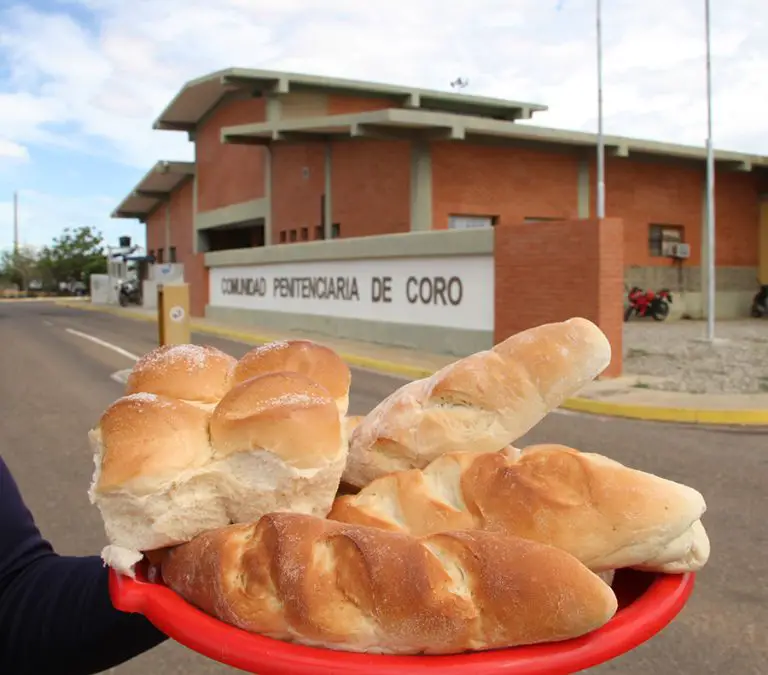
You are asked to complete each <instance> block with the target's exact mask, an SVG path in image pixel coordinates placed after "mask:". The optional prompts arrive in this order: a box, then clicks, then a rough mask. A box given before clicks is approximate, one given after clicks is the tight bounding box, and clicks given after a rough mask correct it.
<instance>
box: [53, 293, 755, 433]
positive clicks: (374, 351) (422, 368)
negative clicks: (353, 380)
mask: <svg viewBox="0 0 768 675" xmlns="http://www.w3.org/2000/svg"><path fill="white" fill-rule="evenodd" d="M56 302H57V304H59V305H62V306H65V307H71V308H77V309H83V310H87V311H97V312H103V313H108V314H115V315H117V316H122V317H124V318H129V319H134V320H138V321H148V322H156V321H157V312H156V311H155V310H146V309H141V308H121V307H108V306H102V305H92V304H91V303H90V302H88V301H87V300H75V299H66V300H57V301H56ZM191 328H192V330H193V331H194V332H197V333H207V334H209V335H216V336H218V337H222V338H229V339H232V340H237V341H239V342H244V343H246V344H254V345H257V344H264V343H266V342H273V341H275V340H282V339H290V338H293V339H295V338H310V339H313V340H316V341H318V342H322V343H323V344H326V345H328V346H329V347H331V348H332V349H334V350H335V351H336V352H337V353H338V354H339V355H340V356H341V357H342V358H343V359H344V360H345V361H346V362H347V363H348V364H349V365H351V366H356V367H358V368H365V369H368V370H373V371H377V372H381V373H387V374H390V375H398V376H402V377H406V378H410V379H416V378H422V377H428V376H429V375H431V374H432V373H434V372H435V371H436V370H438V369H440V368H441V367H443V366H445V365H447V364H448V363H451V362H452V361H454V360H456V357H451V356H447V355H442V354H431V353H427V352H419V351H415V350H411V349H403V348H397V347H386V346H383V345H376V344H371V343H367V342H357V341H354V340H344V339H341V338H332V337H328V336H325V335H316V334H311V333H300V334H299V333H296V332H287V331H283V332H280V331H272V330H261V329H258V328H253V327H251V326H237V325H232V324H226V325H224V324H220V323H215V322H212V321H209V320H208V319H198V318H196V319H192V322H191ZM648 381H649V378H648V376H643V377H642V381H640V378H639V377H638V376H634V375H629V374H627V375H623V376H622V377H619V378H615V379H606V380H599V381H596V382H593V383H591V384H589V385H587V386H586V387H585V388H584V389H582V390H581V391H580V392H579V394H578V396H577V397H574V398H572V399H569V400H568V401H566V403H565V404H564V405H563V406H562V407H563V408H566V409H568V410H574V411H579V412H585V413H592V414H596V415H605V416H610V417H624V418H630V419H639V420H648V421H661V422H685V423H698V424H713V425H759V426H763V425H764V426H768V393H765V394H729V395H724V394H688V393H683V392H670V391H659V390H656V389H649V388H648V387H647V383H648Z"/></svg>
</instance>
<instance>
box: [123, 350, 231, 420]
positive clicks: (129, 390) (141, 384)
mask: <svg viewBox="0 0 768 675" xmlns="http://www.w3.org/2000/svg"><path fill="white" fill-rule="evenodd" d="M236 364H237V359H235V358H234V357H233V356H230V355H229V354H225V353H224V352H222V351H221V350H219V349H216V348H215V347H209V346H207V345H206V346H200V345H191V344H184V345H164V346H161V347H157V348H156V349H153V350H152V351H151V352H149V353H147V354H145V355H144V356H142V357H141V358H140V359H139V360H138V361H137V362H136V364H135V365H134V367H133V369H132V370H131V373H130V375H129V376H128V382H127V384H126V388H125V389H126V391H125V393H126V394H138V393H146V394H157V395H159V396H167V397H169V398H175V399H179V400H181V401H186V402H187V403H192V404H195V405H198V406H200V407H202V408H206V409H208V410H211V409H213V407H214V406H215V405H216V404H217V403H218V402H219V401H220V400H221V399H222V398H223V397H224V394H226V393H227V391H229V389H230V388H231V387H232V384H233V380H232V376H233V371H234V368H235V365H236Z"/></svg>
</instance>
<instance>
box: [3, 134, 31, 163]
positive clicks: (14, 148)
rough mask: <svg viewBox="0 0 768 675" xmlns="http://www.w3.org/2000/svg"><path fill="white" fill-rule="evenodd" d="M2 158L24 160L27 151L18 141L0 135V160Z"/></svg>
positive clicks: (27, 157)
mask: <svg viewBox="0 0 768 675" xmlns="http://www.w3.org/2000/svg"><path fill="white" fill-rule="evenodd" d="M3 159H11V160H21V161H24V162H26V161H27V160H28V159H29V151H28V150H27V149H26V148H25V147H24V146H23V145H21V144H19V143H14V142H13V141H9V140H8V139H7V138H2V137H0V160H3Z"/></svg>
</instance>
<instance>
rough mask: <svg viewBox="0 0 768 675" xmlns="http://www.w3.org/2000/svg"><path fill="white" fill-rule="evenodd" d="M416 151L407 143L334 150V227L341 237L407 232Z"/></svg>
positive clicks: (349, 143)
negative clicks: (339, 228)
mask: <svg viewBox="0 0 768 675" xmlns="http://www.w3.org/2000/svg"><path fill="white" fill-rule="evenodd" d="M410 167H411V146H410V143H408V142H404V141H345V142H341V143H335V144H334V146H333V161H332V186H331V189H332V195H333V204H332V209H333V222H334V223H339V224H340V226H341V236H342V238H345V237H365V236H372V235H377V234H391V233H396V232H408V231H409V230H410V227H411V225H410V219H411V216H410V213H411V206H410V200H411V196H410V195H411V168H410Z"/></svg>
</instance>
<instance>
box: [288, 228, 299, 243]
mask: <svg viewBox="0 0 768 675" xmlns="http://www.w3.org/2000/svg"><path fill="white" fill-rule="evenodd" d="M296 237H297V232H296V230H291V231H290V232H289V233H288V238H289V239H290V240H291V241H296Z"/></svg>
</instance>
